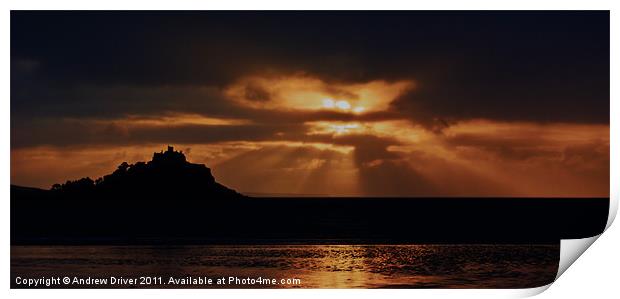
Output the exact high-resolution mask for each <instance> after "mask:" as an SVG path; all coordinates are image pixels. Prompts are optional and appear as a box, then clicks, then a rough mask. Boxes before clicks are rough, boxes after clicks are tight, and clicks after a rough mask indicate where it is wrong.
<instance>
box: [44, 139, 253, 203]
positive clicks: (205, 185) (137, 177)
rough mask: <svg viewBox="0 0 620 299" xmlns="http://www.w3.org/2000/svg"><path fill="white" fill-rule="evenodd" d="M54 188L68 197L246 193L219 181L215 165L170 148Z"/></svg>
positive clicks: (190, 196) (184, 197)
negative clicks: (196, 161) (146, 159)
mask: <svg viewBox="0 0 620 299" xmlns="http://www.w3.org/2000/svg"><path fill="white" fill-rule="evenodd" d="M52 191H54V192H58V193H61V194H62V195H63V196H65V197H92V196H106V197H107V198H109V199H114V198H118V197H119V196H120V197H121V198H130V199H131V200H142V199H153V197H162V196H166V197H168V198H170V199H177V200H187V199H197V198H200V199H204V197H205V196H208V197H209V198H211V199H227V198H240V197H243V196H242V195H241V194H239V193H237V192H236V191H234V190H232V189H229V188H227V187H225V186H223V185H221V184H219V183H218V182H216V181H215V178H214V177H213V175H212V174H211V169H209V168H208V167H206V166H205V165H204V164H193V163H189V162H188V161H187V160H186V158H185V155H184V154H183V152H179V151H175V150H174V147H172V146H168V150H166V151H165V152H164V151H161V152H159V153H153V159H152V160H151V161H149V162H146V163H145V162H137V163H136V164H128V163H127V162H123V163H121V164H120V165H119V166H118V168H117V169H116V170H115V171H114V172H113V173H111V174H108V175H105V176H103V177H101V178H98V179H97V180H94V181H93V180H92V179H91V178H90V177H86V178H82V179H79V180H75V181H67V182H66V183H64V184H54V185H53V186H52Z"/></svg>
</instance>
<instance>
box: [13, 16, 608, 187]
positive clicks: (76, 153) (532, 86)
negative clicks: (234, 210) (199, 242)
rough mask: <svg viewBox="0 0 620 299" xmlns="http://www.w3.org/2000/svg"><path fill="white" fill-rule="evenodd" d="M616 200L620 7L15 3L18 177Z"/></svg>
mask: <svg viewBox="0 0 620 299" xmlns="http://www.w3.org/2000/svg"><path fill="white" fill-rule="evenodd" d="M168 144H170V145H174V146H175V148H177V149H181V150H183V152H184V153H186V155H187V156H188V159H189V160H190V161H191V162H194V163H204V164H206V165H207V166H208V167H210V168H211V169H212V171H213V174H214V176H215V178H216V180H218V181H219V182H221V183H223V184H224V185H226V186H229V187H231V188H234V189H236V190H238V191H240V192H249V193H270V194H273V193H282V194H314V195H332V196H355V195H361V196H376V195H379V196H553V197H555V196H568V197H583V196H609V13H608V12H545V13H542V12H462V13H455V12H189V13H188V12H168V13H164V12H145V13H138V12H132V13H129V12H96V13H95V12H12V13H11V184H16V185H22V186H33V187H40V188H46V189H47V188H49V187H50V186H51V185H52V184H54V183H58V182H64V181H66V180H67V179H78V178H81V177H86V176H89V177H91V178H96V177H99V176H102V175H104V174H107V173H111V172H112V171H113V170H114V169H116V167H117V165H118V164H120V163H121V162H123V161H127V162H129V163H134V162H137V161H148V160H150V158H151V156H152V154H153V152H155V151H157V152H159V151H160V150H162V149H164V148H165V147H166V146H167V145H168Z"/></svg>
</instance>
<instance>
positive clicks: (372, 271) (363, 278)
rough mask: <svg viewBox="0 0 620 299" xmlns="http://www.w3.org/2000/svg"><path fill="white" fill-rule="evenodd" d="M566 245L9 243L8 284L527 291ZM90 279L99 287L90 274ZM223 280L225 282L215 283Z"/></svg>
mask: <svg viewBox="0 0 620 299" xmlns="http://www.w3.org/2000/svg"><path fill="white" fill-rule="evenodd" d="M559 250H560V247H559V245H231V246H224V245H208V246H203V245H200V246H172V247H171V246H12V247H11V285H12V287H14V288H16V287H17V288H19V287H26V286H25V285H24V284H23V283H26V282H27V279H37V278H47V280H39V281H38V284H39V286H37V287H41V284H42V283H43V287H46V286H45V284H44V283H46V282H47V283H48V284H49V287H63V288H66V287H95V288H115V287H123V288H134V287H157V288H168V287H175V288H188V287H199V288H248V287H249V288H268V287H286V288H290V287H293V288H527V287H538V286H542V285H545V284H548V283H551V282H552V281H553V280H554V278H555V276H556V272H557V268H558V261H559ZM65 277H68V278H69V279H70V283H69V284H66V282H67V281H66V280H63V279H66V278H65ZM89 277H90V278H91V279H94V278H98V279H100V280H99V281H98V283H99V284H94V282H93V281H92V280H91V281H88V280H85V279H86V278H89ZM141 277H142V278H141ZM147 277H148V278H147ZM76 278H77V279H76ZM132 278H134V279H135V280H134V281H132V280H129V279H132ZM222 278H223V280H222V281H224V282H225V283H226V284H217V283H218V279H222ZM248 278H249V279H248ZM259 278H260V279H259ZM54 279H56V280H54ZM82 279H84V280H82ZM208 279H212V280H211V284H209V282H208ZM244 279H245V280H244ZM265 279H267V281H266V280H265ZM18 281H19V282H18ZM220 282H221V281H220ZM31 283H34V280H31Z"/></svg>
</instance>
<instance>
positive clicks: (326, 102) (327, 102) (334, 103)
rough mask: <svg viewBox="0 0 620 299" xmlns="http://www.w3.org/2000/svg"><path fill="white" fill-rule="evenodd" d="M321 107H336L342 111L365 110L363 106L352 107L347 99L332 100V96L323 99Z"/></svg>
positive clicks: (360, 111) (356, 111)
mask: <svg viewBox="0 0 620 299" xmlns="http://www.w3.org/2000/svg"><path fill="white" fill-rule="evenodd" d="M323 108H325V109H337V110H342V111H352V112H354V113H362V112H364V111H365V110H366V108H365V107H362V106H356V107H353V106H352V105H351V103H349V101H346V100H334V99H332V98H324V99H323Z"/></svg>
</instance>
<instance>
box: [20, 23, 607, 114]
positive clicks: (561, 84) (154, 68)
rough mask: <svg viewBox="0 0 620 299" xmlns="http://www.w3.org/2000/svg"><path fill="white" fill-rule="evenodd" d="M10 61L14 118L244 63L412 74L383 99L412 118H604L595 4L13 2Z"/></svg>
mask: <svg viewBox="0 0 620 299" xmlns="http://www.w3.org/2000/svg"><path fill="white" fill-rule="evenodd" d="M11 61H12V68H11V88H12V95H11V97H12V101H11V103H12V105H11V106H12V116H13V118H14V119H17V120H18V121H19V120H20V119H22V118H34V117H46V116H77V117H82V116H103V117H105V116H113V115H114V114H123V111H116V108H115V107H114V106H115V105H114V103H115V99H106V100H104V101H106V102H107V103H106V104H107V105H108V107H109V109H104V110H102V109H97V108H92V107H89V106H88V104H87V103H84V104H82V105H62V104H63V103H64V102H65V101H78V102H79V99H76V98H75V97H78V96H75V94H74V93H72V91H73V90H75V89H76V87H81V86H141V87H151V86H170V85H175V86H192V85H208V86H216V87H223V86H226V85H227V84H230V83H231V82H232V81H234V80H235V79H236V78H239V77H241V76H244V75H247V74H254V73H265V72H271V73H276V74H283V75H285V74H289V73H295V72H303V73H306V74H310V75H314V76H318V77H320V78H322V79H323V80H327V81H329V82H368V81H371V80H377V79H383V80H398V79H414V80H416V82H418V84H419V85H420V88H419V89H418V90H416V91H414V92H410V93H409V94H406V95H404V96H402V97H401V98H400V99H398V100H396V101H395V103H393V104H394V107H396V108H397V109H398V110H400V111H401V112H408V113H410V114H411V117H412V118H415V119H417V120H418V121H420V122H423V121H424V120H425V119H427V120H430V119H433V118H447V119H455V120H459V119H468V118H489V119H499V120H525V121H540V122H547V121H559V122H580V123H608V122H609V13H608V12H606V11H604V12H597V11H588V12H570V11H569V12H491V11H487V12H430V11H429V12H407V11H404V12H391V11H385V12H326V11H323V12H290V11H289V12H198V11H195V12H105V11H98V12H37V11H13V12H12V13H11ZM88 103H91V104H92V101H91V102H88ZM59 104H60V106H61V107H63V108H62V109H54V108H53V106H56V107H58V106H59ZM93 105H96V103H94V104H93ZM47 106H49V107H48V108H49V109H42V108H43V107H47ZM33 107H41V109H37V108H33ZM97 107H98V106H97ZM175 109H179V110H182V109H183V108H182V107H169V110H175ZM222 109H224V108H222ZM213 113H215V112H213Z"/></svg>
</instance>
